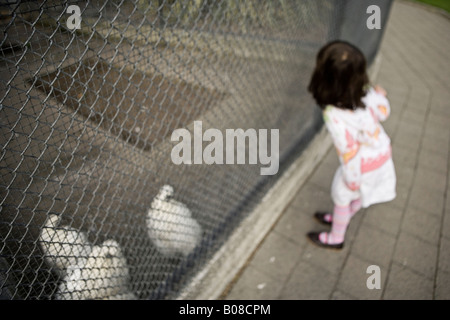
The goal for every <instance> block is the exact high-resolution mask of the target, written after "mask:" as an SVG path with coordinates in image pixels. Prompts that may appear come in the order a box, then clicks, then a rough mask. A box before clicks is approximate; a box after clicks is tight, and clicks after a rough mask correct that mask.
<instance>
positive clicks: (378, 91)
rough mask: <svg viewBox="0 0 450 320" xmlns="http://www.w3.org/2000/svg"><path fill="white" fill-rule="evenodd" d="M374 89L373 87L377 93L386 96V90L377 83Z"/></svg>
mask: <svg viewBox="0 0 450 320" xmlns="http://www.w3.org/2000/svg"><path fill="white" fill-rule="evenodd" d="M374 89H375V91H376V92H377V93H379V94H381V95H383V96H385V97H386V95H387V92H386V90H384V89H383V88H382V87H380V86H379V85H376V86H375V88H374Z"/></svg>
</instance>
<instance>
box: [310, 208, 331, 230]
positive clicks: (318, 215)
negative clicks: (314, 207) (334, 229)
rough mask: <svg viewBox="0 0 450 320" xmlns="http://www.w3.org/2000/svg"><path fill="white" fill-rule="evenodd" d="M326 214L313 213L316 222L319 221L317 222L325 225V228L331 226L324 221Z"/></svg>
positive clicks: (328, 222)
mask: <svg viewBox="0 0 450 320" xmlns="http://www.w3.org/2000/svg"><path fill="white" fill-rule="evenodd" d="M327 214H329V213H328V212H320V211H317V212H316V213H314V218H316V219H317V221H319V222H320V223H322V224H325V225H327V226H331V222H330V221H327V220H325V216H326V215H327Z"/></svg>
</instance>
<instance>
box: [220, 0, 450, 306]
mask: <svg viewBox="0 0 450 320" xmlns="http://www.w3.org/2000/svg"><path fill="white" fill-rule="evenodd" d="M449 31H450V18H449V16H448V15H445V14H442V13H439V12H436V11H434V10H429V9H426V8H425V7H424V6H422V5H417V4H412V3H410V2H406V1H395V2H394V4H393V7H392V11H391V14H390V18H389V22H388V25H387V26H386V30H385V36H384V39H383V43H382V46H381V50H380V55H381V64H380V69H379V72H378V73H377V78H376V79H372V80H373V82H375V83H378V84H380V85H381V86H383V87H384V88H385V89H386V90H387V91H388V98H389V99H390V102H391V107H392V114H391V117H390V118H389V119H388V120H387V121H386V122H385V123H384V127H385V129H386V131H387V132H388V134H389V135H390V136H391V138H392V140H393V157H394V163H395V165H396V171H397V179H398V185H397V193H398V196H397V198H396V199H395V200H394V201H392V202H390V203H386V204H379V205H375V206H372V207H370V208H367V209H365V210H362V211H360V212H359V213H358V214H357V215H356V216H355V217H354V218H353V219H352V221H351V223H350V226H349V230H348V232H347V236H346V243H345V247H344V249H343V250H341V251H334V250H326V249H322V248H319V247H316V246H315V245H313V244H311V243H310V242H309V241H308V240H307V238H306V233H307V232H308V231H311V230H325V229H326V227H325V228H324V227H323V226H321V225H319V224H318V223H317V222H316V221H315V220H314V219H313V213H314V212H315V211H316V210H327V209H328V210H329V209H330V208H332V202H331V199H330V185H331V180H332V178H333V174H334V172H335V170H336V168H337V166H338V160H337V156H336V154H335V150H334V148H330V150H329V151H328V153H327V155H326V157H325V158H324V159H323V161H322V162H321V163H319V164H318V165H317V167H316V170H315V171H314V172H312V174H311V176H310V177H309V179H308V180H307V181H306V183H305V184H304V185H303V186H302V188H301V189H300V191H299V192H298V194H297V195H296V197H295V198H294V199H293V201H292V202H291V203H289V204H288V206H287V207H286V209H285V211H284V213H283V215H282V216H281V218H280V219H279V220H278V222H277V224H276V225H275V226H274V227H273V228H272V230H271V232H270V233H269V234H268V235H267V237H266V238H265V239H264V241H263V242H262V243H261V245H260V246H259V248H258V249H257V250H256V252H255V253H254V254H253V256H252V257H251V259H250V260H249V261H248V263H247V265H246V267H245V268H244V269H243V270H242V271H241V272H240V273H239V275H238V276H237V277H236V279H235V281H234V282H233V283H231V284H230V286H229V289H228V290H227V291H226V292H225V293H224V295H223V298H224V299H252V300H258V299H450V183H449V178H450V170H449V143H450V84H449V81H450V63H449V58H450V56H449V52H450V33H449ZM371 265H376V266H378V267H379V268H380V269H379V270H380V275H381V282H380V284H381V288H380V289H372V290H371V289H368V287H367V279H368V278H369V277H370V276H371V274H369V273H367V269H368V267H369V266H371Z"/></svg>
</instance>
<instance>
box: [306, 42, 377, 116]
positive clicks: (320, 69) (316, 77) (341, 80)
mask: <svg viewBox="0 0 450 320" xmlns="http://www.w3.org/2000/svg"><path fill="white" fill-rule="evenodd" d="M366 64H367V63H366V58H365V57H364V54H363V53H362V52H361V51H360V50H359V49H358V48H357V47H355V46H353V45H352V44H350V43H348V42H345V41H341V40H336V41H333V42H330V43H328V44H327V45H325V46H324V47H322V49H320V51H319V53H318V54H317V59H316V68H315V69H314V72H313V74H312V77H311V81H310V83H309V85H308V91H309V92H311V93H312V95H313V97H314V99H315V100H316V102H317V104H318V105H319V106H320V107H321V108H322V109H323V108H325V107H326V106H327V105H329V104H331V105H334V106H336V107H338V108H343V109H351V110H353V109H355V108H365V105H364V103H363V102H362V101H361V98H362V97H363V96H364V95H365V94H366V93H365V91H364V90H365V87H366V86H367V85H368V84H369V78H368V76H367V72H366Z"/></svg>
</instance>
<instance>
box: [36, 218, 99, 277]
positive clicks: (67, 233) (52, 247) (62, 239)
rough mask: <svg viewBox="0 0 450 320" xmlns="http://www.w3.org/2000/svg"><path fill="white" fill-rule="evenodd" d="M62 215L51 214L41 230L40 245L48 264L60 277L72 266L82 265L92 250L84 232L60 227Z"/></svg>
mask: <svg viewBox="0 0 450 320" xmlns="http://www.w3.org/2000/svg"><path fill="white" fill-rule="evenodd" d="M60 220H61V217H60V215H56V214H50V215H49V216H48V217H47V220H46V222H45V225H44V227H43V228H42V230H41V233H40V237H39V243H40V245H41V248H42V250H43V251H44V257H45V260H46V261H47V263H48V264H49V265H50V266H51V267H52V268H54V270H55V271H56V272H57V273H58V275H59V276H64V274H65V271H66V269H67V268H68V267H69V266H70V265H76V264H82V263H83V262H82V260H85V259H87V257H88V256H89V254H90V253H91V250H92V245H91V244H90V243H89V241H88V239H87V235H86V234H85V233H84V232H81V231H78V230H76V229H73V228H71V227H69V226H62V227H59V223H60Z"/></svg>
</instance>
